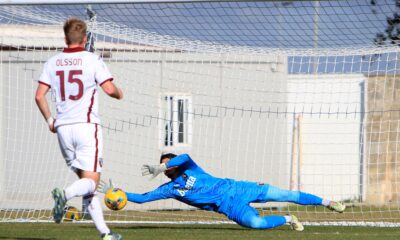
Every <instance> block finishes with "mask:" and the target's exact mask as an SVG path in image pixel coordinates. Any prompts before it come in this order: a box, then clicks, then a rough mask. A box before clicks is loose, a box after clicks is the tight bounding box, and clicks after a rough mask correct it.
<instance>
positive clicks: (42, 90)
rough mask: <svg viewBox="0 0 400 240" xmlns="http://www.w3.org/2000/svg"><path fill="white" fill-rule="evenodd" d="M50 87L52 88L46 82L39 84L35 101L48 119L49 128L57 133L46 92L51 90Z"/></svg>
mask: <svg viewBox="0 0 400 240" xmlns="http://www.w3.org/2000/svg"><path fill="white" fill-rule="evenodd" d="M49 89H50V87H49V86H47V85H45V84H39V85H38V87H37V89H36V95H35V101H36V104H37V106H38V107H39V110H40V112H41V113H42V115H43V117H44V119H45V120H46V121H47V124H48V125H49V130H50V131H51V132H53V133H55V132H56V130H55V128H54V119H53V117H52V116H51V112H50V110H49V104H48V103H47V99H46V94H47V92H48V91H49Z"/></svg>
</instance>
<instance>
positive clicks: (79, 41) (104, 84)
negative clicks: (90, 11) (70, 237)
mask: <svg viewBox="0 0 400 240" xmlns="http://www.w3.org/2000/svg"><path fill="white" fill-rule="evenodd" d="M64 34H65V42H66V44H67V46H68V47H67V48H65V49H64V50H63V52H61V53H59V54H57V55H55V56H53V57H52V58H50V59H49V60H48V61H47V62H46V63H45V65H44V68H43V72H42V74H41V76H40V79H39V81H38V82H39V85H38V87H37V90H36V98H35V100H36V104H37V106H38V107H39V110H40V112H41V113H42V115H43V117H44V118H45V120H46V121H47V123H48V126H49V130H50V131H51V132H53V133H57V137H58V142H59V145H60V149H61V152H62V155H63V156H64V158H65V161H66V163H67V165H68V166H69V167H70V168H71V169H72V170H73V171H74V172H75V173H76V174H77V175H78V177H79V180H77V181H75V182H74V183H72V184H71V185H69V186H68V187H66V188H65V189H59V188H55V189H54V190H53V191H52V196H53V199H54V202H55V204H54V208H53V217H54V221H55V222H56V223H60V222H61V221H62V218H63V211H64V207H65V204H66V202H67V201H68V200H70V199H72V198H74V197H79V196H82V197H83V202H84V205H86V206H88V207H87V208H88V211H89V213H90V215H91V217H92V219H93V222H94V223H95V225H96V228H97V230H98V231H99V232H100V234H101V237H102V238H103V239H122V237H121V235H119V234H116V233H112V232H111V231H110V229H109V228H108V227H107V225H106V224H105V221H104V217H103V212H102V209H101V205H100V202H99V200H98V198H97V197H96V196H95V195H94V193H95V190H96V186H97V185H98V182H99V180H100V172H101V168H102V148H103V139H102V130H101V126H100V119H99V116H98V92H97V86H100V87H101V88H102V89H103V91H104V92H105V93H106V94H107V95H109V96H110V97H113V98H116V99H122V97H123V93H122V91H121V89H119V88H117V87H116V86H115V85H114V84H113V82H112V80H113V77H112V75H111V73H110V72H109V70H108V68H107V66H106V65H105V64H104V62H103V61H102V59H101V58H100V57H99V56H97V55H95V54H93V53H90V52H87V51H85V49H84V46H85V43H86V41H87V38H86V24H85V22H83V21H82V20H80V19H77V18H70V19H68V20H67V21H66V22H65V23H64ZM50 89H51V90H52V92H53V94H54V96H55V98H56V108H57V117H56V120H54V119H53V117H52V115H51V112H50V110H49V107H48V103H47V100H46V94H47V93H48V91H49V90H50Z"/></svg>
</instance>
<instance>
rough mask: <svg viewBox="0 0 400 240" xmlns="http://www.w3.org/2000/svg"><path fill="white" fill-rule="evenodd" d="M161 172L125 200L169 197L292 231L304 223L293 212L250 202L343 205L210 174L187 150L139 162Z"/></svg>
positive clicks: (146, 171)
mask: <svg viewBox="0 0 400 240" xmlns="http://www.w3.org/2000/svg"><path fill="white" fill-rule="evenodd" d="M161 172H164V174H165V175H166V176H167V177H168V178H170V179H171V181H169V182H167V183H164V184H162V185H161V186H159V187H158V188H157V189H155V190H153V191H151V192H147V193H144V194H137V193H131V192H125V193H126V195H127V197H128V201H131V202H134V203H139V204H141V203H145V202H151V201H155V200H159V199H168V198H173V199H176V200H178V201H180V202H184V203H186V204H189V205H191V206H194V207H198V208H200V209H204V210H209V211H215V212H218V213H222V214H224V215H226V216H227V217H228V218H229V219H230V220H232V221H235V222H236V223H238V224H239V225H241V226H244V227H248V228H256V229H268V228H275V227H278V226H281V225H283V224H286V223H289V224H290V225H291V228H292V229H294V230H296V231H303V229H304V227H303V225H302V224H301V223H300V222H299V220H298V219H297V217H295V216H294V215H289V216H266V217H260V216H259V213H258V212H257V210H256V209H255V208H253V207H251V206H250V205H249V204H250V203H260V202H263V203H265V202H293V203H297V204H301V205H322V206H325V207H327V208H329V209H330V210H333V211H336V212H339V213H341V212H343V211H344V209H345V208H346V207H345V205H343V204H341V203H339V202H334V201H329V200H326V199H322V198H320V197H318V196H315V195H311V194H308V193H304V192H298V191H288V190H283V189H279V188H277V187H274V186H271V185H268V184H260V183H255V182H247V181H235V180H233V179H227V178H225V179H222V178H217V177H214V176H211V175H210V174H208V173H207V172H205V171H204V170H203V169H202V168H201V167H199V166H198V165H197V164H196V163H195V162H194V161H193V160H192V159H191V158H190V156H189V155H188V154H182V155H179V156H176V155H175V154H173V153H166V154H163V155H161V157H160V164H159V165H143V168H142V175H143V176H145V175H150V174H152V175H153V177H156V176H157V175H158V174H160V173H161ZM112 187H113V186H112V182H111V180H110V183H109V184H106V183H104V182H102V185H100V187H99V191H100V192H103V193H105V192H106V191H107V190H108V189H109V188H112Z"/></svg>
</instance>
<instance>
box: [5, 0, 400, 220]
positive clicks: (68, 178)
mask: <svg viewBox="0 0 400 240" xmlns="http://www.w3.org/2000/svg"><path fill="white" fill-rule="evenodd" d="M317 3H318V4H317ZM88 4H90V7H91V9H92V10H93V11H94V12H95V13H96V18H92V19H91V21H89V20H88V16H87V15H86V9H87V7H88ZM377 4H378V5H379V4H380V6H378V7H379V8H378V9H379V11H378V10H376V9H375V10H374V7H376V5H374V6H370V4H366V3H364V2H361V1H291V2H288V1H216V0H215V1H201V0H198V1H196V0H194V1H168V0H166V1H135V0H132V1H128V0H127V1H125V0H116V1H110V0H108V1H101V0H97V1H94V0H93V1H90V0H87V1H68V0H63V1H58V2H57V4H53V3H52V1H34V0H32V1H7V3H6V4H0V31H1V32H2V37H1V38H0V49H1V50H0V51H1V53H0V67H1V69H0V80H1V83H0V93H1V95H0V112H1V114H2V115H1V118H0V138H1V139H0V143H1V144H0V156H1V159H0V222H7V221H19V220H21V219H23V220H24V221H51V216H50V210H51V206H52V199H51V196H50V191H51V189H52V188H54V187H56V186H57V187H64V186H66V185H68V184H70V183H71V182H72V181H74V179H75V176H74V174H73V173H72V172H70V171H68V169H67V167H66V166H65V163H64V160H63V159H62V156H61V153H60V150H59V149H58V143H57V139H56V137H55V135H53V134H51V133H50V132H49V131H48V129H47V125H46V123H45V122H44V121H43V119H42V116H41V115H40V113H39V111H38V109H37V107H36V105H35V103H34V90H35V89H36V86H37V83H36V82H35V80H38V77H39V76H40V73H41V70H42V67H43V64H44V63H45V61H46V60H47V59H48V58H50V57H51V56H53V55H55V54H56V53H57V52H59V51H60V50H61V49H62V48H63V47H64V36H63V32H62V24H63V22H64V21H65V19H67V18H68V17H71V16H76V17H79V18H81V19H84V20H88V23H89V24H88V26H89V28H90V29H89V30H90V32H91V34H92V36H93V37H94V50H95V53H96V54H98V55H100V56H101V57H102V58H103V59H104V61H105V62H106V64H107V66H108V67H109V69H110V71H111V72H112V74H113V76H114V79H115V81H116V83H117V85H118V86H121V87H122V89H123V91H124V99H123V100H122V101H118V102H117V101H114V100H113V99H110V98H107V97H106V96H105V95H104V94H103V93H100V115H101V120H102V128H103V136H104V168H103V173H102V179H103V180H107V179H108V178H112V179H113V182H114V183H115V185H117V186H118V187H120V188H122V189H124V190H126V191H132V192H136V193H144V192H147V191H150V190H152V189H154V188H156V187H157V186H159V185H160V184H162V183H164V182H166V181H168V179H167V178H166V177H164V176H159V177H157V178H156V179H154V180H152V181H149V179H147V178H144V177H142V176H141V174H140V168H141V165H143V164H157V163H158V159H159V155H160V153H161V152H162V151H165V150H173V151H176V152H178V153H188V154H190V155H191V156H192V158H193V159H194V160H195V161H196V162H197V163H198V164H199V165H200V166H201V167H202V168H203V169H204V170H205V171H207V172H209V173H211V174H212V175H214V176H217V177H222V178H233V179H237V180H247V181H255V182H264V183H268V184H271V185H274V186H278V187H281V188H285V189H292V190H302V191H306V192H309V193H313V194H316V195H319V196H322V197H324V198H328V199H332V200H337V201H344V202H345V203H346V205H347V206H348V210H347V211H346V212H345V213H343V214H335V213H332V212H330V211H328V210H326V209H325V208H322V207H315V206H298V205H294V204H287V203H266V204H255V205H254V206H256V207H257V208H258V209H259V211H260V213H261V214H262V215H272V214H277V215H284V214H288V213H293V214H295V215H296V216H299V218H300V219H301V220H302V221H304V222H306V224H319V225H340V226H354V225H363V226H365V225H368V226H399V225H400V195H399V193H398V188H399V185H398V183H399V182H400V175H399V174H398V172H400V164H399V160H398V159H399V156H400V151H399V150H398V143H399V136H400V134H399V132H400V114H399V113H400V105H399V104H398V101H397V95H398V94H399V93H400V92H399V89H400V84H399V78H398V75H397V74H398V56H399V49H398V46H397V42H396V40H393V39H390V36H386V38H385V39H386V40H382V41H381V42H379V41H378V40H379V39H377V38H376V36H377V35H376V34H377V33H380V32H382V31H385V27H386V25H385V24H386V23H387V21H386V20H387V19H386V16H387V15H390V14H392V12H391V11H394V10H396V6H395V4H391V3H389V2H379V3H377ZM366 19H367V20H368V21H366ZM386 32H388V31H386ZM377 41H378V42H377ZM49 95H50V96H48V100H49V102H50V104H51V107H52V112H53V113H55V109H54V100H53V99H54V97H53V96H52V95H51V94H49ZM69 204H70V205H72V206H75V207H77V208H78V209H80V206H81V202H80V200H78V199H74V200H73V201H72V202H70V203H69ZM104 209H105V208H104ZM105 210H106V212H105V216H106V218H107V221H114V222H153V223H177V222H178V223H221V222H223V223H225V222H227V218H226V217H224V216H222V215H219V214H216V213H211V212H205V211H200V210H198V209H195V208H193V207H190V206H188V205H185V204H183V203H180V202H178V201H176V200H163V201H155V202H151V203H146V204H142V205H139V204H134V203H128V205H127V207H126V209H124V210H122V211H118V212H111V211H107V209H105Z"/></svg>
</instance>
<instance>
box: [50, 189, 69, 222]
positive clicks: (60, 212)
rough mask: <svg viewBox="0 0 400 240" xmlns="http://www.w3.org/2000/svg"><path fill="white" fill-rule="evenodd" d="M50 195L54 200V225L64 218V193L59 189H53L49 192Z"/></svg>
mask: <svg viewBox="0 0 400 240" xmlns="http://www.w3.org/2000/svg"><path fill="white" fill-rule="evenodd" d="M51 194H52V196H53V199H54V208H53V219H54V222H55V223H61V220H62V218H63V216H64V207H65V204H66V202H67V201H66V200H65V196H64V191H63V190H61V189H59V188H54V189H53V191H51Z"/></svg>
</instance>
